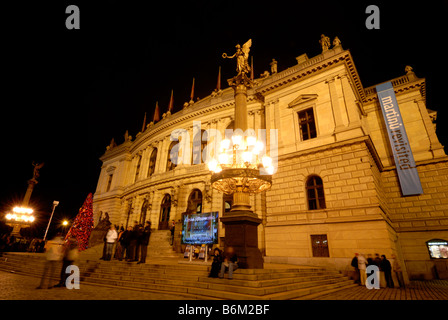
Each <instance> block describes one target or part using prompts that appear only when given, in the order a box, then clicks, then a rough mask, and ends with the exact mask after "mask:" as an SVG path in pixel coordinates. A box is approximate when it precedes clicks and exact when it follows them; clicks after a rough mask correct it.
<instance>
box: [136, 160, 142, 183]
mask: <svg viewBox="0 0 448 320" xmlns="http://www.w3.org/2000/svg"><path fill="white" fill-rule="evenodd" d="M141 164H142V156H138V161H137V168H136V169H135V179H134V182H137V179H138V175H139V174H140V165H141Z"/></svg>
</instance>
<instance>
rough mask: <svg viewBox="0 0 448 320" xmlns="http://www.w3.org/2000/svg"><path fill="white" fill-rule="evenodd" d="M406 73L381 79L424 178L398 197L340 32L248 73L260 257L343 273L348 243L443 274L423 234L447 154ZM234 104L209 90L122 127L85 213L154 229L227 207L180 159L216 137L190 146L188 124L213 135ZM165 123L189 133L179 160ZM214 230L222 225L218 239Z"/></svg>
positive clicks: (445, 223) (366, 92)
mask: <svg viewBox="0 0 448 320" xmlns="http://www.w3.org/2000/svg"><path fill="white" fill-rule="evenodd" d="M405 72H406V74H405V75H403V76H400V77H398V78H395V79H384V80H385V81H391V82H392V84H393V87H394V91H395V94H396V97H397V100H398V104H399V107H400V110H401V115H402V118H403V121H404V125H405V128H406V131H407V135H408V137H409V143H410V146H411V149H412V152H413V156H414V159H415V161H416V164H417V168H418V173H419V177H420V181H421V185H422V188H423V194H421V195H416V196H406V197H405V196H402V194H401V191H400V185H399V181H398V178H397V172H396V169H395V164H394V159H393V155H392V151H391V147H390V145H389V142H388V137H387V133H386V131H385V123H384V120H383V116H382V113H381V110H380V104H379V102H378V98H377V93H376V90H375V86H372V87H368V88H364V87H363V85H362V82H361V79H360V77H359V75H358V72H357V70H356V67H355V64H354V60H353V57H352V55H351V54H350V52H349V51H348V50H344V49H343V48H342V46H341V45H340V41H337V42H334V46H333V48H329V49H326V50H323V52H322V54H319V55H317V56H315V57H312V58H308V57H307V55H306V54H302V55H300V56H298V57H297V64H296V65H294V66H291V67H289V68H288V69H286V70H283V71H281V70H280V71H278V72H277V66H276V63H275V62H274V61H273V63H272V64H271V72H270V73H269V72H265V73H264V74H263V76H262V77H260V78H256V79H254V81H255V83H256V85H255V86H254V87H253V88H252V89H249V90H248V99H247V110H248V117H247V119H248V127H249V128H254V129H255V130H257V129H267V132H268V140H269V139H270V137H269V135H270V134H269V132H270V129H278V170H277V172H276V173H275V174H274V175H273V178H272V180H273V185H272V188H271V189H270V190H269V191H267V192H264V193H262V194H256V195H253V196H252V199H251V203H252V209H253V210H254V212H256V213H257V214H258V216H259V218H261V219H262V221H263V222H262V224H261V225H260V226H259V227H258V233H259V237H258V239H259V248H260V249H261V251H262V253H263V255H264V259H265V262H278V263H292V264H300V265H319V266H331V267H335V268H337V269H339V270H341V271H346V270H351V267H350V261H351V259H352V258H353V256H354V254H355V252H357V253H363V254H365V255H367V254H372V255H374V254H375V253H379V254H380V255H381V254H385V255H386V256H387V257H388V258H390V257H391V255H392V254H395V255H396V256H397V257H398V259H399V261H400V262H401V265H402V267H403V269H404V271H405V277H406V276H409V278H411V279H412V278H424V279H431V278H436V277H443V272H442V271H443V267H445V268H446V265H447V261H448V259H432V258H431V256H430V252H429V251H428V250H429V249H428V246H427V242H428V241H430V240H435V239H436V240H445V241H446V240H448V157H447V156H446V154H445V152H444V149H443V146H442V145H441V144H440V143H439V141H438V138H437V136H436V133H435V120H436V112H434V111H432V110H430V109H427V108H426V99H425V95H426V90H425V79H424V78H418V77H417V76H416V75H415V73H414V72H413V71H412V68H410V67H407V68H406V70H405ZM234 105H235V102H234V92H233V89H232V88H226V89H223V90H219V91H218V90H215V91H214V92H213V93H211V95H209V96H207V97H205V98H203V99H201V100H198V101H195V102H193V101H190V103H186V104H185V105H184V108H183V109H182V110H181V111H178V112H176V113H173V114H170V113H169V112H168V113H167V114H164V116H163V119H162V120H160V121H158V122H156V123H155V124H153V123H151V124H149V125H148V126H146V128H144V131H143V132H140V133H138V134H137V136H136V137H135V139H132V137H130V136H129V135H128V134H126V135H125V141H124V142H123V143H121V144H119V145H118V146H117V145H115V143H113V142H112V143H111V145H110V146H108V148H107V151H106V152H105V153H104V155H103V156H102V157H101V158H100V160H101V161H102V162H103V165H102V170H101V174H100V177H99V180H98V186H97V190H96V193H95V197H94V213H95V221H97V220H98V218H99V214H100V212H103V213H104V212H108V214H109V216H110V220H111V222H112V223H114V224H116V225H119V226H120V225H123V226H126V225H128V224H129V225H132V222H133V221H139V222H143V221H145V220H147V219H151V221H152V226H153V228H154V229H166V228H168V222H169V221H171V220H173V219H174V220H179V219H180V218H181V214H182V213H183V212H187V211H188V212H210V211H219V212H220V215H221V214H222V212H223V211H224V210H228V209H229V208H230V205H231V198H229V197H226V196H224V195H223V194H222V193H220V192H218V191H216V190H214V189H213V188H211V186H210V177H211V175H210V172H209V170H208V168H207V166H206V164H205V163H199V164H191V163H193V162H198V160H197V159H199V157H200V156H199V151H200V150H204V148H205V147H206V146H207V144H208V146H210V144H213V143H215V142H214V141H213V139H211V141H209V142H207V141H203V142H202V143H201V144H200V145H201V148H199V147H196V150H193V147H192V146H193V141H194V140H195V139H200V135H199V134H198V132H200V133H202V137H203V138H204V137H205V136H204V135H207V133H208V131H207V130H210V129H215V130H218V131H219V132H221V134H222V135H224V130H225V129H226V128H232V121H233V115H234ZM194 121H200V129H201V130H200V131H199V130H197V129H196V128H197V127H196V128H195V125H196V126H197V124H195V123H194ZM175 129H185V130H186V132H188V134H189V137H190V141H189V146H190V147H189V148H183V149H182V150H181V152H180V153H179V157H181V158H182V159H183V163H182V164H178V165H174V164H173V163H172V162H171V161H170V157H169V154H170V150H172V149H173V147H175V144H176V143H177V142H173V141H171V140H170V135H171V133H172V132H173V131H174V130H175ZM203 140H206V139H203ZM209 140H210V139H209ZM195 141H197V140H195ZM268 144H269V143H268ZM184 145H186V144H184ZM199 149H200V150H199ZM267 153H268V154H269V153H270V150H269V147H268V150H267ZM271 157H272V154H271ZM194 159H196V161H194ZM201 162H203V160H201ZM224 235H225V230H223V228H222V226H221V228H220V237H221V243H220V244H221V245H222V241H223V240H224ZM434 243H437V242H434ZM440 249H441V250H442V251H443V250H444V248H443V245H441V246H440ZM441 263H444V265H442V264H441ZM436 267H437V268H438V269H437V268H436ZM436 270H439V271H438V273H437V271H436ZM445 276H446V275H445Z"/></svg>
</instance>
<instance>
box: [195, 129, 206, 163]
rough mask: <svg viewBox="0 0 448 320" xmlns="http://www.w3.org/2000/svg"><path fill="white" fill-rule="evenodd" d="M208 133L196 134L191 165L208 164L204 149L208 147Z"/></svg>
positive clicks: (202, 131)
mask: <svg viewBox="0 0 448 320" xmlns="http://www.w3.org/2000/svg"><path fill="white" fill-rule="evenodd" d="M207 139H208V137H207V132H206V131H205V130H201V132H198V133H196V135H195V136H194V138H193V152H192V153H191V164H200V163H205V162H206V160H207V159H206V157H207V156H206V155H204V154H203V150H204V148H205V147H206V146H207V142H208V141H207Z"/></svg>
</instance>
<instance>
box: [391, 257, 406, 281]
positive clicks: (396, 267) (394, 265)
mask: <svg viewBox="0 0 448 320" xmlns="http://www.w3.org/2000/svg"><path fill="white" fill-rule="evenodd" d="M392 259H393V260H394V262H393V263H392V270H394V272H395V276H396V277H397V280H398V285H399V286H400V288H404V287H405V285H404V280H403V272H402V271H401V265H400V262H399V261H398V259H397V256H396V255H394V254H393V255H392Z"/></svg>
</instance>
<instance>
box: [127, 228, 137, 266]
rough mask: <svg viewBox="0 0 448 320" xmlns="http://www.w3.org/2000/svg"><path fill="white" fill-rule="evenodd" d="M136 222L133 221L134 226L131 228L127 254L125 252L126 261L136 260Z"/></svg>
mask: <svg viewBox="0 0 448 320" xmlns="http://www.w3.org/2000/svg"><path fill="white" fill-rule="evenodd" d="M137 247H138V222H137V221H134V227H133V228H132V231H131V234H130V237H129V254H126V261H128V262H133V261H138V250H137V249H138V248H137Z"/></svg>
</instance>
